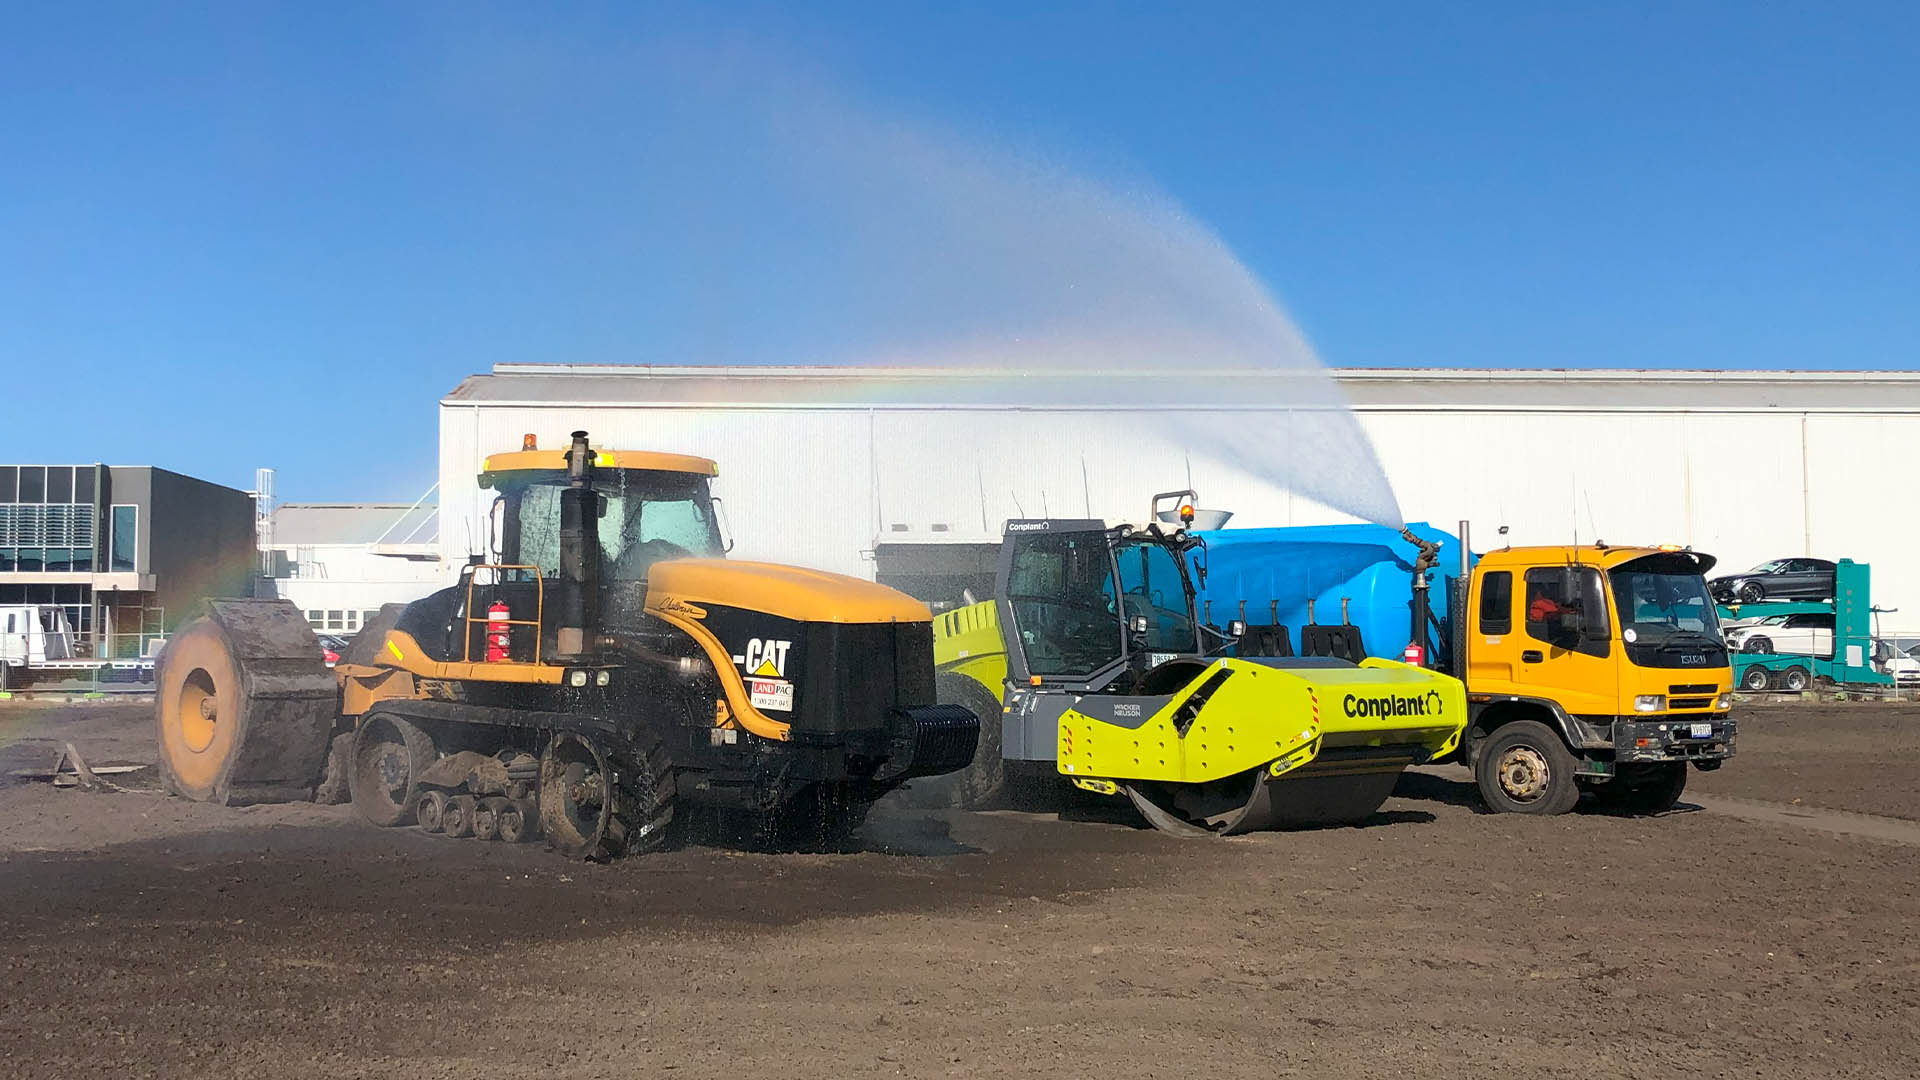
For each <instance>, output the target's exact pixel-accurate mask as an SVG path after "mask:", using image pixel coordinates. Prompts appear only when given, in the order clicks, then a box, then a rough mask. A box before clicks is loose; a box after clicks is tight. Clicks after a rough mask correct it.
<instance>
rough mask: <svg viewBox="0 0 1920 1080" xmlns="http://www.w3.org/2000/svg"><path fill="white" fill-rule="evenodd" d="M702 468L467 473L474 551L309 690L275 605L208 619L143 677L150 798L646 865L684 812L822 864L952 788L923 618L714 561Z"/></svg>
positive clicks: (529, 461)
mask: <svg viewBox="0 0 1920 1080" xmlns="http://www.w3.org/2000/svg"><path fill="white" fill-rule="evenodd" d="M716 471H717V470H716V469H715V467H714V464H713V462H711V461H708V460H707V459H705V458H695V457H683V456H679V455H673V454H659V453H635V452H629V451H607V450H594V449H591V448H590V447H589V445H588V442H587V437H586V433H585V432H575V433H574V435H573V442H572V446H571V447H570V448H569V449H568V450H566V451H564V452H563V451H545V450H539V449H537V448H535V447H534V446H533V440H532V437H531V436H529V438H528V440H527V445H526V448H525V449H523V450H522V451H520V452H517V453H504V454H496V455H494V456H493V457H492V458H490V459H488V461H487V462H486V463H485V465H484V471H483V472H482V474H481V477H480V482H481V485H482V486H483V487H486V488H490V489H492V490H493V491H495V492H496V493H497V498H496V499H495V501H494V504H493V508H492V512H491V515H490V518H489V531H490V532H491V533H492V534H493V536H492V537H491V538H490V539H489V542H488V548H489V556H488V557H480V558H476V559H474V560H473V562H472V564H471V565H468V566H466V567H463V568H462V570H461V574H460V579H459V582H458V584H456V585H455V586H453V587H451V588H448V589H443V590H441V591H440V592H437V593H434V594H433V595H431V596H428V597H426V598H424V599H421V600H418V601H415V602H414V603H411V604H407V605H405V606H401V605H389V606H388V607H387V608H386V609H385V610H383V611H382V613H381V616H380V618H378V619H376V620H374V621H373V622H371V623H370V624H369V625H368V626H366V627H365V628H363V629H362V630H361V631H360V633H359V635H358V636H357V637H356V638H354V640H353V643H352V645H351V646H350V647H349V649H348V650H347V652H346V654H345V655H343V656H342V657H341V660H340V662H339V663H338V664H337V665H336V666H335V667H334V668H333V669H332V670H331V671H329V670H328V669H327V668H326V667H325V666H324V665H323V663H322V661H321V659H320V655H321V653H320V646H319V644H318V642H317V640H316V639H315V637H314V635H313V632H312V631H311V630H310V629H309V628H308V627H307V624H306V622H305V620H304V619H302V618H301V615H300V612H299V611H297V610H296V609H295V608H294V607H293V606H292V605H291V604H290V603H288V602H286V601H279V600H272V601H269V600H214V601H210V602H208V604H207V606H206V609H205V610H204V612H202V613H200V614H198V615H197V616H196V617H194V618H193V619H191V620H190V621H189V622H187V623H186V624H185V625H184V626H183V627H182V628H181V630H180V631H179V632H178V633H177V634H176V635H175V636H174V638H173V640H172V642H171V643H170V644H169V645H168V647H167V649H166V651H165V653H164V654H163V655H162V656H161V659H160V669H159V677H158V679H157V685H158V690H157V693H156V695H155V698H156V702H157V725H158V732H159V740H160V765H161V769H162V771H163V774H164V776H165V778H166V782H167V785H168V787H169V789H170V790H172V791H174V792H176V793H178V794H181V795H184V796H187V797H189V798H193V799H200V800H206V801H213V802H222V803H226V802H259V801H275V800H289V799H306V798H314V797H316V796H317V797H319V798H322V799H326V800H329V801H338V800H339V799H340V798H342V797H346V798H351V800H352V802H353V804H354V806H355V807H356V808H357V809H358V810H359V812H360V814H361V815H362V816H363V817H365V818H366V819H367V820H368V821H371V822H373V823H374V824H377V825H404V824H409V823H415V822H417V823H418V824H419V825H421V826H422V827H423V828H426V829H427V830H429V831H437V832H444V833H447V834H450V835H455V836H478V837H481V838H485V839H502V840H514V841H517V840H528V839H532V838H533V837H535V836H536V835H539V834H542V833H544V835H545V836H546V839H547V842H548V843H549V845H551V846H552V847H554V848H556V849H558V850H560V851H562V852H564V853H566V854H568V855H573V856H577V857H588V858H606V857H612V856H617V855H621V854H627V853H634V852H643V851H649V850H653V849H655V848H658V847H661V846H663V845H665V844H667V843H669V842H670V841H671V838H672V837H673V836H674V835H676V833H677V832H678V830H677V829H676V828H675V827H674V826H675V823H676V821H678V822H681V823H684V821H685V820H686V817H687V815H685V814H684V813H679V812H680V811H681V810H682V809H683V808H687V807H702V808H711V809H712V810H713V811H714V812H715V814H714V816H715V818H716V819H717V820H723V821H729V822H734V823H736V824H738V825H740V826H741V827H742V828H744V829H746V830H750V835H747V836H746V837H745V838H746V839H749V840H750V841H753V842H766V843H774V844H781V845H792V846H801V847H812V846H828V847H831V846H835V845H837V844H839V843H841V842H843V841H844V839H845V837H846V835H847V834H848V833H849V832H850V831H851V830H852V829H853V828H854V827H855V826H857V825H858V824H859V822H860V820H861V819H862V818H863V817H864V816H865V814H866V811H867V809H868V808H869V807H870V806H871V805H872V804H873V802H874V800H876V799H878V798H880V796H881V795H883V794H885V793H886V792H887V791H889V790H891V789H892V788H894V787H897V786H898V785H899V784H900V783H901V782H903V781H905V780H906V779H908V778H910V777H915V776H932V775H938V774H940V773H944V772H949V771H952V770H954V769H958V768H962V767H964V766H966V765H967V764H968V762H969V760H970V759H971V757H972V753H973V748H974V744H975V742H976V740H977V738H978V729H979V725H978V721H977V720H976V719H975V717H974V716H973V714H971V713H969V712H967V711H966V710H965V709H963V708H959V707H956V706H952V705H937V704H935V703H934V692H933V665H932V642H931V637H932V630H931V626H930V618H931V616H930V615H929V613H928V611H927V609H926V607H925V606H924V605H922V604H921V603H919V602H918V601H916V600H913V599H911V598H910V597H908V596H906V595H904V594H902V593H899V592H895V591H894V590H892V589H888V588H885V587H883V586H879V585H874V584H872V583H869V582H865V581H860V580H857V579H854V578H848V577H843V576H840V575H836V574H828V573H822V572H817V571H812V570H802V569H796V568H793V567H786V566H774V565H768V564H764V563H748V562H730V561H727V560H726V559H724V558H721V557H720V556H721V555H722V554H723V551H724V547H725V544H724V543H723V540H722V537H721V532H720V529H719V527H718V525H717V522H716V518H715V514H714V507H713V502H712V499H711V498H710V496H709V493H708V482H709V479H710V478H711V477H712V476H714V475H715V474H716ZM677 813H678V814H679V816H678V817H677V818H676V814H677Z"/></svg>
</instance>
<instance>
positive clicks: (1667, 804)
mask: <svg viewBox="0 0 1920 1080" xmlns="http://www.w3.org/2000/svg"><path fill="white" fill-rule="evenodd" d="M1686 790H1687V766H1686V765H1685V763H1683V762H1675V763H1674V764H1671V765H1637V766H1636V765H1623V766H1621V768H1620V771H1619V772H1618V773H1616V774H1615V775H1614V778H1613V779H1612V780H1609V781H1607V782H1606V783H1604V784H1601V785H1600V786H1599V787H1598V788H1596V789H1595V794H1596V795H1597V796H1598V797H1599V799H1600V805H1601V806H1604V807H1606V808H1607V809H1608V810H1611V811H1613V812H1615V813H1620V814H1663V813H1666V812H1667V811H1668V810H1671V809H1673V807H1674V804H1675V803H1678V802H1679V801H1680V796H1681V794H1682V793H1683V792H1685V791H1686Z"/></svg>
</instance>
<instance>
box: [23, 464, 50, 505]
mask: <svg viewBox="0 0 1920 1080" xmlns="http://www.w3.org/2000/svg"><path fill="white" fill-rule="evenodd" d="M20 501H21V502H23V503H37V502H46V501H47V467H46V466H45V465H22V466H20Z"/></svg>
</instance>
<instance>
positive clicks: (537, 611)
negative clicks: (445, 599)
mask: <svg viewBox="0 0 1920 1080" xmlns="http://www.w3.org/2000/svg"><path fill="white" fill-rule="evenodd" d="M476 570H493V571H496V577H495V580H494V582H493V584H491V585H488V586H485V587H486V588H489V589H494V588H499V587H500V585H501V584H503V582H502V581H501V580H500V578H499V576H498V574H497V572H498V571H502V570H524V571H527V572H528V576H530V577H532V578H533V618H531V619H489V618H487V617H486V616H485V615H477V616H476V615H475V614H474V613H473V610H474V609H473V590H474V586H475V584H476V583H475V581H474V580H473V578H474V571H476ZM460 576H461V577H462V578H464V579H465V580H466V583H467V591H466V597H467V600H466V609H465V610H466V613H467V616H466V620H465V621H466V624H467V625H466V631H465V632H464V633H462V634H461V635H460V660H461V662H462V663H467V664H471V663H473V624H474V623H482V624H484V625H487V626H492V625H495V624H496V623H497V624H498V625H501V626H531V627H533V660H532V662H533V663H535V664H537V663H539V662H540V617H541V616H542V615H544V614H545V613H546V605H547V583H546V579H545V578H543V577H541V576H540V568H539V567H537V566H525V565H521V564H517V563H468V564H467V565H466V566H463V567H461V568H460ZM481 636H482V640H484V639H485V634H484V632H483V633H482V635H481Z"/></svg>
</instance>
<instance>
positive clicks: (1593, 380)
mask: <svg viewBox="0 0 1920 1080" xmlns="http://www.w3.org/2000/svg"><path fill="white" fill-rule="evenodd" d="M1331 375H1332V378H1333V381H1334V382H1335V383H1337V385H1338V389H1339V391H1340V392H1342V393H1343V394H1344V397H1345V399H1346V400H1347V402H1349V403H1350V405H1351V408H1352V411H1353V414H1354V416H1355V417H1357V419H1358V422H1359V425H1360V427H1361V428H1362V429H1363V430H1364V431H1365V433H1366V435H1367V436H1368V437H1369V438H1370V439H1371V441H1372V444H1373V447H1374V448H1375V450H1376V451H1377V454H1378V458H1379V462H1380V464H1381V466H1382V467H1383V468H1384V471H1385V474H1386V476H1387V478H1388V479H1389V480H1390V481H1391V484H1392V486H1393V489H1394V491H1395V492H1396V493H1397V495H1398V499H1399V503H1400V506H1401V509H1402V511H1403V513H1404V516H1405V517H1406V518H1407V519H1408V520H1414V521H1419V520H1426V521H1431V522H1434V523H1435V524H1437V525H1440V526H1442V527H1445V528H1448V529H1451V528H1452V527H1453V525H1454V523H1455V522H1457V521H1459V520H1461V519H1467V520H1470V521H1471V522H1472V523H1473V526H1474V529H1475V532H1474V541H1475V546H1476V547H1477V548H1481V549H1485V548H1486V547H1487V546H1489V545H1491V544H1496V543H1499V542H1500V541H1499V540H1498V539H1497V538H1496V529H1497V527H1498V526H1502V525H1504V526H1507V527H1508V528H1509V530H1510V531H1509V534H1508V539H1509V540H1511V541H1512V542H1514V543H1550V542H1563V541H1566V540H1568V539H1570V538H1574V537H1577V538H1578V539H1580V540H1581V541H1582V542H1587V541H1591V540H1594V539H1601V540H1605V541H1608V542H1612V543H1678V544H1687V545H1692V546H1693V547H1695V548H1698V549H1700V550H1704V551H1709V552H1712V553H1714V554H1716V555H1718V556H1719V557H1720V558H1721V561H1722V565H1723V566H1725V567H1726V568H1728V569H1733V568H1739V567H1746V566H1750V565H1753V564H1756V563H1759V562H1761V561H1764V560H1767V559H1772V558H1778V557H1782V556H1791V555H1815V556H1822V557H1827V558H1842V557H1845V558H1853V559H1856V560H1860V561H1863V562H1870V563H1871V564H1872V565H1873V573H1874V593H1875V601H1876V603H1877V604H1878V605H1880V606H1882V607H1887V608H1898V609H1900V613H1899V614H1895V615H1887V616H1885V617H1884V618H1883V626H1884V628H1885V629H1886V630H1887V631H1888V632H1889V633H1891V632H1892V631H1893V630H1894V629H1895V628H1896V627H1901V626H1916V627H1920V560H1916V559H1915V558H1914V557H1913V552H1914V550H1915V543H1914V536H1915V525H1916V519H1917V518H1920V514H1916V512H1915V509H1914V506H1913V498H1912V496H1911V494H1910V493H1909V491H1908V489H1907V488H1906V486H1905V470H1904V466H1905V465H1906V464H1907V462H1908V458H1907V456H1906V455H1907V454H1908V453H1909V452H1911V450H1912V448H1914V447H1916V446H1920V373H1913V372H1812V371H1791V372H1761V371H1629V370H1603V371H1593V370H1580V371H1571V370H1411V371H1409V370H1381V369H1344V370H1338V369H1336V370H1334V371H1333V372H1332V373H1331ZM1318 379H1319V377H1318V376H1317V375H1303V374H1301V373H1298V372H1291V373H1289V372H1284V371H1275V372H1248V371H1235V372H1207V373H1196V372H1193V371H1177V370H1167V371H1161V372H1148V373H1142V372H1129V373H1126V374H1124V375H1122V376H1112V377H1110V376H1108V375H1106V374H1103V373H1100V372H1093V371H1088V372H1085V373H1069V374H1061V373H1057V372H1055V373H1045V374H1041V373H1021V372H1015V371H981V370H956V369H880V368H753V367H691V366H689V367H673V366H633V367H625V366H584V365H552V364H502V365H498V366H496V367H495V368H494V370H493V371H492V372H491V373H489V374H483V375H474V376H470V377H469V378H467V379H466V380H465V381H463V382H462V383H461V384H460V385H459V386H458V387H456V388H455V389H454V390H453V391H452V392H451V393H449V394H448V395H447V397H446V398H445V399H444V400H443V401H442V402H441V410H440V475H439V484H440V488H439V490H440V507H441V514H440V529H439V537H440V542H439V543H440V552H441V554H442V557H443V559H444V560H445V562H444V564H443V565H444V566H445V567H452V566H457V565H458V564H460V563H461V562H463V561H465V557H466V556H467V554H468V553H469V552H471V551H477V550H479V547H480V545H481V543H482V542H483V537H484V535H485V528H484V520H483V519H484V514H485V509H486V506H487V504H488V502H489V499H490V496H489V494H488V493H486V492H482V491H480V490H479V489H478V488H477V485H476V483H475V477H476V474H477V473H478V472H479V471H480V466H481V461H482V459H483V458H485V457H486V456H487V455H488V454H489V453H495V452H498V451H501V450H509V449H517V448H519V446H520V443H521V438H522V436H523V435H525V434H528V433H531V434H534V435H535V436H537V437H538V439H539V440H540V444H541V445H542V446H550V447H555V448H558V447H560V446H563V445H564V443H565V439H566V435H567V433H568V432H569V431H571V430H574V429H576V428H584V429H587V430H588V431H589V432H591V434H592V439H593V441H594V443H595V444H596V445H601V446H608V447H621V448H646V449H660V450H671V451H678V452H684V453H693V454H700V455H705V456H708V457H711V458H714V459H715V460H717V461H718V462H719V463H720V478H719V479H718V481H716V486H715V489H716V491H717V492H718V493H719V494H721V495H722V496H724V498H725V502H726V513H727V519H728V523H729V525H730V527H731V532H732V534H733V536H734V537H735V539H736V540H737V544H738V546H737V547H736V549H735V551H734V556H735V557H745V558H761V559H769V560H777V561H785V562H796V563H801V564H806V565H811V566H816V567H820V568H823V569H830V570H837V571H841V572H843V573H850V574H857V575H862V576H867V577H871V576H872V575H873V567H874V563H873V559H874V552H875V550H876V548H877V547H879V546H881V545H884V544H887V543H889V542H898V541H909V542H912V541H987V540H995V539H997V534H998V531H999V526H1000V523H1001V522H1002V521H1003V520H1005V519H1006V518H1008V517H1015V516H1041V515H1051V516H1079V515H1082V514H1084V515H1087V516H1093V517H1102V518H1106V519H1108V520H1119V519H1129V520H1138V519H1140V518H1141V517H1143V516H1144V515H1145V512H1146V504H1147V500H1148V497H1149V496H1150V495H1152V494H1153V493H1154V492H1156V491H1163V490H1169V489H1174V488H1184V487H1188V486H1189V485H1191V486H1192V487H1194V488H1196V489H1197V490H1198V491H1200V493H1201V494H1202V496H1203V501H1204V502H1205V503H1206V504H1207V505H1209V506H1211V507H1214V508H1219V509H1226V510H1231V511H1234V512H1235V515H1236V516H1235V517H1234V519H1233V525H1235V526H1257V525H1289V524H1301V525H1304V524H1315V523H1324V522H1334V521H1343V520H1351V519H1350V518H1348V517H1347V516H1345V515H1343V514H1340V513H1337V512H1334V511H1331V510H1329V509H1327V508H1326V507H1325V506H1323V505H1321V504H1320V503H1317V502H1315V501H1313V500H1311V499H1308V498H1304V497H1301V496H1299V495H1296V494H1292V493H1290V492H1288V491H1286V490H1282V489H1281V488H1279V487H1278V486H1277V485H1276V484H1275V483H1274V482H1273V481H1271V480H1268V479H1263V478H1262V477H1261V476H1259V475H1255V474H1254V472H1253V471H1249V470H1248V469H1245V468H1242V467H1241V466H1240V465H1238V464H1236V461H1235V460H1234V457H1235V455H1234V454H1233V453H1232V452H1231V450H1230V449H1229V450H1224V451H1223V450H1222V449H1221V446H1222V444H1225V445H1227V446H1229V447H1230V446H1232V445H1239V446H1243V447H1248V448H1254V447H1258V448H1259V449H1261V450H1262V452H1263V453H1268V454H1269V455H1271V452H1272V450H1273V449H1274V448H1275V447H1280V448H1282V449H1283V450H1284V452H1285V454H1286V456H1288V457H1289V458H1290V459H1292V460H1293V461H1295V463H1296V465H1295V467H1296V468H1297V469H1299V470H1300V471H1301V474H1303V475H1309V476H1314V477H1321V478H1326V477H1332V478H1338V477H1341V476H1343V475H1346V474H1348V473H1352V474H1353V475H1356V476H1358V475H1361V474H1362V473H1364V472H1367V471H1369V470H1366V469H1365V468H1364V467H1363V466H1362V465H1360V464H1357V463H1355V462H1354V461H1352V460H1350V458H1351V457H1352V454H1351V453H1350V452H1347V451H1344V450H1342V448H1340V447H1339V446H1337V445H1333V446H1328V445H1323V444H1319V443H1317V442H1316V438H1317V436H1318V434H1319V433H1320V432H1321V431H1322V430H1324V429H1323V426H1321V425H1322V424H1323V421H1324V417H1317V416H1315V415H1314V414H1315V413H1316V412H1318V411H1319V408H1320V403H1323V402H1324V400H1325V399H1324V397H1323V396H1322V397H1318V398H1315V399H1314V400H1315V403H1314V404H1308V405H1306V406H1304V407H1303V403H1302V401H1301V398H1302V396H1303V394H1305V395H1307V396H1312V394H1313V393H1318V391H1314V390H1313V388H1312V387H1311V386H1309V385H1308V384H1309V383H1310V382H1312V381H1315V380H1318ZM1196 387H1199V388H1200V389H1199V390H1196ZM1208 388H1211V389H1208ZM1196 394H1198V395H1200V396H1202V397H1206V398H1207V400H1206V401H1205V402H1202V403H1203V404H1209V405H1212V406H1217V407H1218V408H1219V409H1221V410H1230V415H1223V416H1222V417H1221V419H1220V421H1219V422H1220V424H1221V426H1222V428H1223V430H1225V431H1227V432H1228V433H1229V437H1228V438H1226V439H1224V440H1217V441H1215V443H1214V445H1212V446H1211V447H1204V448H1195V449H1193V450H1192V451H1190V452H1189V451H1185V450H1183V448H1182V447H1183V446H1185V445H1190V444H1191V440H1186V439H1180V438H1174V439H1172V441H1169V440H1168V438H1167V437H1166V436H1165V430H1166V427H1167V425H1166V424H1165V423H1164V422H1163V420H1164V416H1165V410H1164V409H1163V408H1162V406H1161V405H1160V404H1158V403H1162V402H1167V401H1178V402H1180V403H1181V408H1182V409H1184V410H1186V415H1187V416H1188V417H1189V419H1188V420H1187V422H1188V423H1192V422H1193V421H1192V419H1191V417H1192V416H1193V413H1192V410H1193V408H1195V406H1196V400H1197V399H1196ZM1208 395H1210V396H1208ZM1188 430H1190V429H1188ZM1176 443H1178V444H1180V445H1175V444H1176ZM1356 470H1357V471H1356ZM1323 482H1324V481H1323ZM447 572H448V573H450V571H447Z"/></svg>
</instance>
